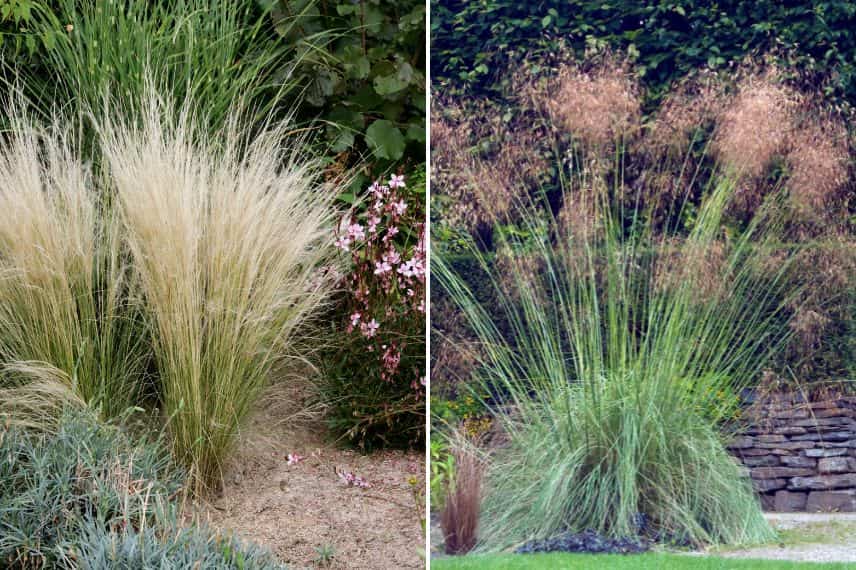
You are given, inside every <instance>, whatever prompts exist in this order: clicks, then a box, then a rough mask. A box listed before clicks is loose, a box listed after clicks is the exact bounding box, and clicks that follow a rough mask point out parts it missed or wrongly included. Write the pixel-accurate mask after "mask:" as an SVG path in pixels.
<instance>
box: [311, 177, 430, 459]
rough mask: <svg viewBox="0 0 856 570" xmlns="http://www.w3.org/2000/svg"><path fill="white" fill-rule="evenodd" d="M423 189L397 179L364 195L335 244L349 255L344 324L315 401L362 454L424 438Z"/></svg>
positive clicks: (339, 329)
mask: <svg viewBox="0 0 856 570" xmlns="http://www.w3.org/2000/svg"><path fill="white" fill-rule="evenodd" d="M423 196H424V191H423V190H421V189H420V190H419V191H412V190H411V191H410V192H408V190H407V188H406V185H405V182H404V177H403V176H398V175H393V177H392V178H391V179H390V180H389V182H388V183H387V184H381V183H375V184H373V185H372V187H371V188H370V189H369V195H368V198H367V207H366V210H365V211H363V212H359V211H356V212H354V213H352V214H350V215H349V216H348V217H346V218H345V219H344V220H343V221H342V223H341V224H340V228H339V235H338V236H337V239H336V245H337V246H338V247H339V248H340V249H342V250H343V251H345V252H347V253H349V254H350V258H351V259H350V266H349V267H348V272H347V273H346V274H345V275H344V277H343V279H342V285H343V288H344V289H345V293H344V298H343V299H342V300H341V302H342V306H344V307H345V309H346V310H345V311H344V314H345V315H347V317H346V318H347V321H346V322H345V323H342V324H341V328H340V327H339V325H338V323H337V326H336V329H335V331H336V333H335V334H341V333H339V331H341V330H343V329H344V331H345V335H344V338H341V337H339V338H337V340H336V343H337V345H338V346H337V348H336V349H334V350H333V353H332V354H331V355H330V356H328V357H327V358H325V362H326V369H325V370H324V374H323V379H322V380H321V382H322V384H321V387H320V388H321V397H322V399H323V400H324V401H325V402H326V403H327V404H328V406H329V411H328V421H329V423H330V425H331V426H332V427H333V429H334V430H336V431H337V432H339V433H341V434H342V435H343V436H344V437H346V438H348V439H349V440H350V441H352V442H354V443H356V444H358V445H360V446H361V447H364V448H371V447H374V446H376V445H381V444H382V445H411V444H414V443H416V442H418V441H420V440H421V439H422V437H423V436H424V422H425V410H424V405H425V395H424V394H425V390H424V385H425V279H426V269H427V268H426V257H425V255H426V251H425V225H424V209H423V206H422V203H421V202H422V200H423Z"/></svg>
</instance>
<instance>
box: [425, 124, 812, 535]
mask: <svg viewBox="0 0 856 570" xmlns="http://www.w3.org/2000/svg"><path fill="white" fill-rule="evenodd" d="M549 111H550V110H549V109H548V112H547V113H545V115H546V116H545V117H542V118H543V119H545V120H547V121H550V113H549ZM568 129H571V130H570V131H569V130H568ZM629 130H630V134H636V133H638V129H637V127H636V126H631V128H629ZM553 131H555V132H556V133H557V136H556V142H555V145H556V148H557V149H558V151H557V154H556V158H555V162H554V164H553V169H554V171H555V177H554V182H555V185H556V188H555V189H554V188H553V187H540V188H538V189H537V190H538V191H537V192H529V191H528V190H527V189H525V188H521V191H520V192H518V196H527V195H529V196H532V197H531V198H520V199H519V200H518V201H517V202H516V203H515V204H514V207H513V209H514V210H515V214H514V218H513V219H512V218H511V216H509V217H508V218H498V219H496V220H495V224H496V227H499V228H501V227H502V225H503V224H511V223H513V224H514V228H513V229H514V231H495V232H494V240H495V243H494V244H493V248H492V249H490V250H487V249H486V248H485V247H484V242H483V241H479V239H478V237H477V236H475V235H473V236H471V237H470V239H469V240H468V242H467V243H466V245H463V246H462V247H464V248H465V249H466V252H467V255H468V256H470V257H471V259H473V260H475V263H476V265H477V266H478V268H479V272H480V274H484V275H485V276H486V279H488V281H489V282H490V284H491V285H490V288H491V297H492V298H494V299H495V300H496V301H495V302H493V303H492V309H493V310H492V311H488V310H487V308H486V307H485V306H484V305H482V304H481V303H480V302H479V301H478V300H477V299H479V298H481V297H479V295H484V292H483V291H482V292H480V293H479V292H477V291H476V290H475V289H471V288H470V285H469V281H468V279H469V278H470V276H469V275H466V274H462V273H459V272H457V271H456V270H455V269H454V267H455V265H454V256H453V255H452V254H448V256H447V255H444V251H443V250H440V253H439V254H438V255H437V257H435V260H436V262H435V265H434V274H435V275H436V276H437V277H438V280H439V284H440V285H441V286H442V287H443V289H444V290H445V292H446V294H447V295H448V296H449V298H450V299H451V300H452V301H453V302H454V303H455V305H456V306H457V307H458V309H459V310H460V312H461V314H462V315H463V316H464V317H465V320H466V327H467V329H468V331H470V334H471V335H472V337H473V338H474V339H475V340H476V342H477V344H478V346H479V348H480V350H479V351H478V352H477V353H476V359H477V365H476V366H475V370H474V371H473V377H472V379H471V380H470V381H469V385H468V386H466V387H459V389H465V388H469V389H471V392H472V394H473V395H474V396H475V397H477V398H479V399H480V400H481V402H482V404H483V405H484V406H486V407H487V408H488V409H489V410H490V412H491V413H492V414H493V415H494V417H495V419H496V423H497V427H498V431H499V432H500V433H501V434H502V437H501V438H500V440H501V441H502V442H503V443H502V444H501V445H498V446H495V448H493V449H490V450H489V453H488V456H487V457H488V461H487V466H486V472H485V482H484V488H483V498H482V507H481V513H480V518H479V520H480V525H479V542H478V545H477V548H478V549H481V550H502V549H507V548H511V547H515V546H519V545H521V544H523V543H525V542H527V541H530V540H538V539H549V538H551V537H554V536H557V535H560V534H561V533H564V532H568V531H570V532H582V531H584V530H587V529H590V530H594V531H595V532H598V533H601V534H603V535H606V536H609V537H612V538H626V537H633V536H645V537H646V538H650V539H653V540H658V541H677V542H681V543H691V544H717V543H726V544H751V543H760V542H763V541H767V540H770V539H772V538H773V537H774V532H773V530H772V529H771V527H770V526H769V524H768V523H767V522H766V521H765V519H764V517H763V515H762V512H761V508H760V504H759V501H758V499H757V497H756V496H755V494H754V492H753V489H752V485H751V483H750V480H749V479H748V478H747V477H746V476H745V475H744V474H743V473H742V471H741V469H740V467H739V466H738V464H737V462H736V461H735V460H734V459H733V458H732V457H731V456H730V455H729V454H728V453H727V451H726V449H725V442H726V440H727V438H728V437H729V436H730V432H729V429H728V426H729V425H731V423H732V421H733V420H734V419H735V416H736V414H738V413H739V401H740V394H741V392H742V390H743V389H744V388H747V387H750V386H751V385H752V383H753V382H754V381H755V380H756V379H757V377H758V376H759V375H760V373H761V371H762V370H763V369H764V367H765V366H766V365H767V364H769V361H770V359H771V357H773V356H774V355H776V354H777V353H778V352H779V351H780V350H781V349H782V347H783V346H784V345H785V343H786V342H787V341H788V339H789V334H790V330H789V327H788V325H787V322H788V319H787V310H788V303H789V302H790V301H793V300H794V299H796V298H797V297H798V295H797V291H798V289H799V287H798V286H792V285H790V283H791V281H790V280H789V279H788V277H789V270H790V265H791V262H790V261H789V260H790V259H792V257H793V251H792V250H791V249H792V248H791V246H788V245H786V244H784V243H783V242H782V241H781V234H782V231H783V226H784V221H783V213H782V212H783V211H784V210H786V195H785V193H784V192H782V191H777V189H776V188H771V189H769V191H768V192H766V193H765V195H764V197H763V201H762V202H761V203H760V204H759V205H758V206H757V208H756V209H755V210H754V214H753V216H752V218H751V219H749V220H747V221H746V223H745V224H744V225H743V226H741V227H737V228H735V227H734V225H733V224H732V223H731V220H730V218H729V212H730V211H731V208H733V206H734V203H735V200H739V199H740V196H739V193H738V188H739V183H740V180H741V178H742V176H743V172H742V171H741V169H742V168H743V167H742V166H741V165H737V166H732V165H729V164H716V163H712V164H711V165H710V168H709V169H708V170H706V172H705V176H703V177H702V176H690V177H681V178H680V179H681V181H682V184H685V187H683V188H681V189H678V190H672V195H673V196H674V199H673V200H670V201H669V202H668V211H667V212H665V214H666V215H661V214H660V213H659V212H657V211H656V209H657V208H662V207H663V206H662V204H661V203H660V201H659V200H657V199H652V198H651V196H649V195H648V194H647V192H648V191H649V190H648V189H646V187H645V185H644V184H632V181H628V180H626V179H625V174H629V173H628V171H627V170H625V166H626V163H625V161H628V162H629V161H630V160H631V158H630V157H628V155H627V153H628V151H629V150H632V148H635V147H631V146H630V144H633V145H636V144H638V142H639V141H638V140H635V139H633V140H630V139H631V137H630V136H628V134H627V133H626V132H625V130H621V132H616V133H613V134H612V135H611V136H612V143H611V144H605V143H604V141H603V140H598V141H596V143H595V144H589V142H588V141H587V140H586V139H585V137H582V138H578V137H576V133H575V132H574V131H573V125H567V124H565V123H559V124H555V125H554V128H553ZM585 134H586V133H585V132H584V133H583V135H585ZM714 136H715V135H714ZM568 138H570V141H568V140H567V139H568ZM604 149H606V155H604ZM475 160H477V161H478V160H481V161H482V164H480V165H479V166H478V168H484V167H486V165H487V166H489V160H490V159H489V158H486V159H478V158H477V159H475ZM591 165H594V166H591ZM678 166H679V167H680V166H681V165H680V164H679V165H678ZM478 168H473V169H472V170H471V171H472V172H475V171H477V170H478ZM650 168H652V169H656V168H657V166H656V165H653V166H651V167H650ZM637 175H638V173H637ZM473 180H475V179H473ZM569 209H570V210H569ZM652 220H658V222H657V223H652ZM771 256H776V257H777V258H780V259H781V262H780V263H778V264H774V265H772V266H771V264H770V263H769V260H770V258H771ZM500 261H501V263H500ZM792 287H793V288H792ZM485 394H487V396H484V395H485ZM640 521H645V524H640Z"/></svg>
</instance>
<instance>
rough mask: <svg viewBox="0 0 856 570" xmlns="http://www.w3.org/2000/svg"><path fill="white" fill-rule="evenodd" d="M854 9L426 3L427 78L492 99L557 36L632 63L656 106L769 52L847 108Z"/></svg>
mask: <svg viewBox="0 0 856 570" xmlns="http://www.w3.org/2000/svg"><path fill="white" fill-rule="evenodd" d="M855 28H856V2H850V1H842V2H839V1H823V2H821V1H816V0H815V1H811V2H781V1H778V0H759V1H748V0H723V1H720V2H706V1H704V0H688V1H684V2H675V1H674V0H655V1H648V2H636V1H634V0H617V1H613V2H591V1H586V0H570V1H560V0H544V1H542V2H516V1H513V0H479V1H469V0H432V2H431V42H432V47H431V50H432V53H431V55H432V57H431V73H432V77H433V78H434V81H435V82H436V84H437V85H440V86H443V87H445V88H452V89H456V90H463V91H466V92H468V93H470V94H485V93H487V92H498V91H501V90H502V88H503V87H504V86H506V85H507V84H506V83H505V82H506V81H507V74H503V70H504V69H505V65H506V64H507V62H508V61H509V59H510V58H514V57H516V56H520V55H523V54H525V55H537V54H539V53H550V52H553V51H555V50H556V49H557V47H558V46H559V38H561V39H562V41H564V42H567V43H568V44H569V45H570V46H571V47H572V48H573V49H574V50H575V51H579V52H580V53H582V52H583V51H584V50H585V48H586V46H587V44H588V45H590V44H592V43H605V44H607V45H609V46H611V47H613V48H615V49H619V50H621V51H623V52H627V53H628V54H630V55H631V56H632V57H635V63H636V65H637V66H638V69H639V72H640V74H641V75H642V77H643V80H644V82H645V84H646V87H647V88H648V89H649V90H650V93H651V95H652V96H653V97H654V98H655V99H656V98H657V96H659V95H661V94H662V93H663V92H664V91H665V90H666V89H667V88H668V87H669V85H670V84H671V83H672V82H673V81H674V80H676V79H678V78H681V77H683V76H685V75H686V74H688V73H689V72H691V71H694V70H697V69H699V68H701V67H704V66H709V67H712V68H723V67H727V66H728V65H729V64H731V63H732V62H736V61H739V60H741V59H742V58H743V57H744V56H746V55H747V54H750V53H753V52H765V51H769V50H777V51H778V52H780V53H782V54H784V55H783V57H782V63H783V64H784V65H785V66H786V67H791V68H793V69H794V70H796V69H799V71H800V73H801V74H803V73H806V72H808V73H809V74H811V73H812V72H814V73H815V74H816V76H817V77H821V76H824V75H827V74H829V75H831V76H832V79H831V81H830V83H829V84H828V85H827V86H826V87H827V91H828V92H829V93H830V94H831V95H834V96H836V97H839V98H843V99H845V100H847V101H849V102H850V103H853V102H856V34H854V33H853V32H852V30H853V29H855Z"/></svg>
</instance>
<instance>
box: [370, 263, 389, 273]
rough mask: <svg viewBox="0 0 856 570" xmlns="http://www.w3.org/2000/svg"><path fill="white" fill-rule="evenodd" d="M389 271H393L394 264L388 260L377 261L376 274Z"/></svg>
mask: <svg viewBox="0 0 856 570" xmlns="http://www.w3.org/2000/svg"><path fill="white" fill-rule="evenodd" d="M389 271H392V265H390V264H389V262H388V261H375V270H374V274H375V275H383V274H384V273H387V272H389Z"/></svg>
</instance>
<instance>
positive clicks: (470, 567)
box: [431, 553, 856, 570]
mask: <svg viewBox="0 0 856 570" xmlns="http://www.w3.org/2000/svg"><path fill="white" fill-rule="evenodd" d="M536 568H537V569H539V570H541V569H544V570H550V569H553V568H555V569H557V570H559V569H561V570H583V569H584V570H599V569H603V570H672V569H674V570H803V569H804V570H845V569H848V570H853V569H856V564H850V563H812V562H785V561H779V560H751V559H735V558H716V557H712V556H684V555H680V554H642V555H628V556H625V555H620V554H619V555H611V554H603V555H592V554H558V553H554V554H522V555H520V554H518V555H515V554H501V555H494V556H461V557H450V558H440V559H436V560H431V569H432V570H482V569H490V570H535V569H536Z"/></svg>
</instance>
